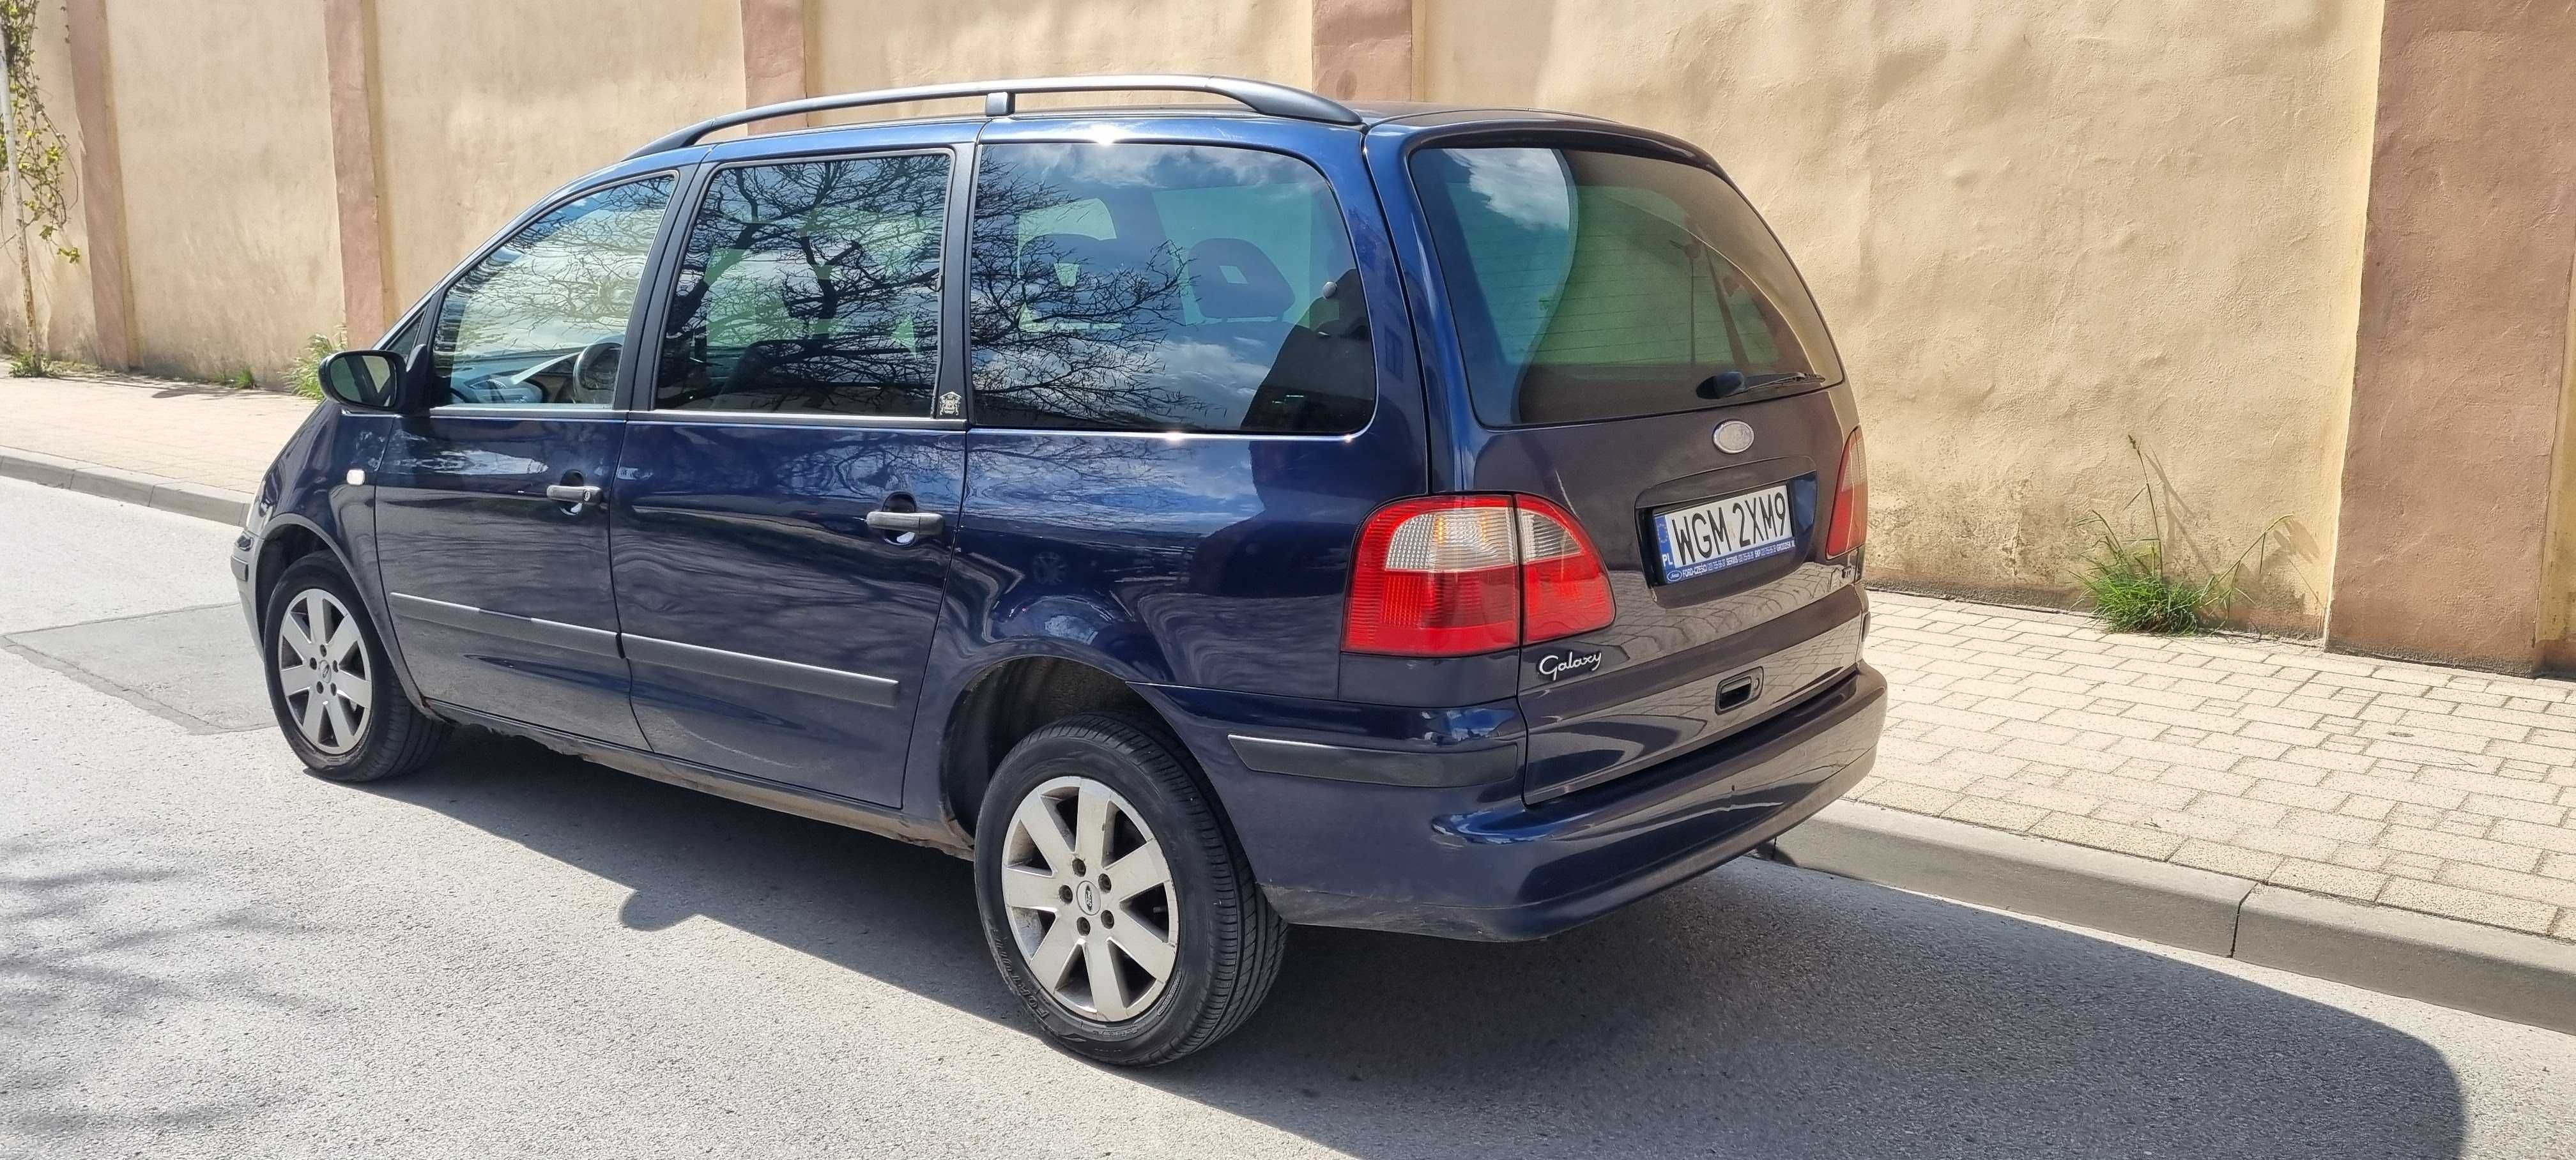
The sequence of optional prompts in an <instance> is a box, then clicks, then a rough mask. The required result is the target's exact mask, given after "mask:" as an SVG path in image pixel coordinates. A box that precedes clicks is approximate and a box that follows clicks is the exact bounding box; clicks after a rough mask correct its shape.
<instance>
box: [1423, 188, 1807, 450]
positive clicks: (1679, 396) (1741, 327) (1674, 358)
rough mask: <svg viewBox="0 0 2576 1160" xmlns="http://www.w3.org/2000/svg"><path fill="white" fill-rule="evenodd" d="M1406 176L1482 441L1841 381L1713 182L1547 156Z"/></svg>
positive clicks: (1786, 280) (1798, 287)
mask: <svg viewBox="0 0 2576 1160" xmlns="http://www.w3.org/2000/svg"><path fill="white" fill-rule="evenodd" d="M1411 166H1412V171H1413V180H1414V186H1415V188H1416V190H1417V191H1418V192H1419V193H1420V195H1421V198H1422V203H1423V209H1424V213H1425V216H1426V217H1427V218H1428V220H1429V223H1430V227H1431V235H1432V241H1433V245H1434V248H1436V249H1437V250H1438V252H1439V255H1440V266H1441V271H1442V280H1443V282H1444V283H1445V284H1446V285H1447V288H1448V291H1449V303H1450V309H1451V312H1452V313H1453V315H1454V316H1455V317H1456V319H1457V329H1458V341H1459V344H1460V347H1461V354H1462V355H1463V356H1464V358H1465V360H1466V366H1467V378H1468V385H1469V390H1470V392H1471V393H1472V394H1473V395H1474V397H1475V404H1476V414H1477V417H1478V418H1479V419H1481V420H1483V421H1484V422H1485V423H1486V424H1487V425H1489V426H1522V425H1529V424H1541V423H1571V422H1581V421H1586V420H1594V419H1616V418H1626V417H1630V416H1635V415H1656V414H1665V413H1669V412H1674V411H1688V410H1694V409H1697V408H1701V407H1711V406H1717V405H1719V404H1721V403H1723V402H1726V401H1730V400H1733V399H1738V398H1755V397H1761V396H1762V395H1764V394H1767V393H1773V392H1776V391H1777V390H1780V389H1783V388H1785V387H1791V386H1795V387H1805V386H1810V385H1814V384H1817V383H1824V382H1834V381H1839V380H1840V379H1841V378H1842V367H1841V364H1840V363H1839V362H1838V361H1837V360H1836V358H1835V356H1834V352H1833V346H1832V343H1831V341H1830V340H1829V339H1827V338H1826V336H1825V326H1824V321H1823V319H1822V318H1820V317H1818V316H1817V314H1816V308H1815V304H1814V303H1813V301H1812V300H1810V299H1809V298H1808V296H1807V291H1806V288H1805V286H1804V284H1803V283H1801V282H1800V281H1799V280H1798V274H1797V271H1796V269H1795V268H1794V267H1793V266H1791V265H1790V263H1789V257H1788V255H1787V254H1786V253H1783V252H1782V251H1781V249H1780V244H1779V242H1777V241H1776V240H1774V239H1773V238H1772V236H1771V231H1770V229H1769V228H1768V227H1766V226H1764V225H1763V224H1762V219H1761V218H1760V217H1759V216H1758V215H1756V214H1755V213H1754V212H1753V207H1752V206H1751V205H1750V204H1748V203H1746V202H1745V200H1744V198H1743V197H1742V195H1740V194H1738V193H1736V192H1735V190H1734V188H1733V187H1732V186H1729V185H1728V184H1727V183H1726V181H1725V180H1724V179H1723V178H1720V177H1719V176H1717V175H1716V174H1715V173H1712V172H1710V171H1708V170H1705V169H1700V168H1697V167H1694V166H1690V165H1684V164H1680V163H1678V162H1672V161H1662V160H1657V159H1654V158H1650V157H1639V156H1634V155H1630V154H1625V153H1607V152H1600V151H1595V150H1580V149H1548V148H1456V149H1424V150H1422V151H1420V152H1417V153H1415V154H1414V155H1413V158H1412V161H1411ZM1765 388H1770V390H1768V391H1766V390H1765Z"/></svg>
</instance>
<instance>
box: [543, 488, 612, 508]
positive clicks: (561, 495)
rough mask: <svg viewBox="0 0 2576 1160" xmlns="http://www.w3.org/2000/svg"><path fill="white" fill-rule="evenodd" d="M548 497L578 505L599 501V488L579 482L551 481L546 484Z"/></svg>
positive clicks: (559, 501)
mask: <svg viewBox="0 0 2576 1160" xmlns="http://www.w3.org/2000/svg"><path fill="white" fill-rule="evenodd" d="M546 498H547V499H550V500H554V501H556V502H558V503H568V504H572V505H574V506H575V507H578V506H580V505H582V504H586V503H598V502H599V489H598V488H596V487H588V486H583V485H579V484H568V483H549V484H547V485H546Z"/></svg>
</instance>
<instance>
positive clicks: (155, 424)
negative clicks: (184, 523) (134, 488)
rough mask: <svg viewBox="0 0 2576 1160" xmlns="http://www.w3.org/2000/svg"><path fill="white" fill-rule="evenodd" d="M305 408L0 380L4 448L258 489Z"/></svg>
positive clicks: (106, 379)
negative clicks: (269, 465) (263, 476)
mask: <svg viewBox="0 0 2576 1160" xmlns="http://www.w3.org/2000/svg"><path fill="white" fill-rule="evenodd" d="M312 411H313V403H312V401H311V400H309V399H300V398H297V397H295V396H293V395H286V394H279V393H277V392H274V391H258V390H249V391H243V390H233V389H230V388H227V387H217V386H209V385H206V384H203V383H190V382H183V381H179V380H176V379H146V378H136V377H127V376H99V377H81V378H59V379H22V378H16V377H0V447H6V448H15V449H18V450H21V451H34V452H39V453H41V454H45V455H51V456H56V457H58V458H63V459H77V460H81V461H83V462H87V463H95V464H98V465H100V466H102V467H114V468H120V469H122V470H126V471H141V472H148V473H150V474H153V475H159V476H166V477H168V478H171V479H176V480H181V481H184V482H187V483H195V484H202V485H204V486H207V487H220V488H225V489H228V490H231V491H239V492H255V491H257V490H259V476H260V473H261V472H263V471H266V470H268V463H269V460H271V459H275V458H276V457H277V449H278V447H279V446H281V445H283V444H284V443H285V442H286V437H287V436H288V435H290V434H293V433H294V431H295V428H296V425H297V424H300V423H302V422H303V421H304V417H305V416H306V415H308V414H311V413H312Z"/></svg>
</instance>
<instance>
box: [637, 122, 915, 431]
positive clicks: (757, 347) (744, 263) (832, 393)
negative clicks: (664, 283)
mask: <svg viewBox="0 0 2576 1160" xmlns="http://www.w3.org/2000/svg"><path fill="white" fill-rule="evenodd" d="M947 204H948V156H947V155H946V154H944V153H940V154H898V155H893V156H886V157H862V158H849V159H843V160H837V161H806V162H796V163H793V164H786V165H752V166H743V167H739V168H733V169H726V170H722V171H719V172H718V173H717V174H716V175H715V177H714V178H713V179H712V180H710V181H709V182H708V186H707V194H706V199H705V201H704V202H703V203H701V204H700V205H699V207H698V213H697V218H696V220H695V221H693V222H692V223H691V224H690V226H689V235H688V242H687V245H686V246H685V247H684V248H683V250H682V251H681V256H680V274H679V278H678V279H677V281H675V282H674V283H673V286H672V298H671V309H670V311H669V313H668V314H667V315H666V318H667V319H668V321H667V322H665V323H664V324H663V335H662V371H661V375H660V377H659V378H658V379H657V380H656V382H655V386H654V390H653V405H654V407H656V408H658V409H665V410H700V411H760V412H779V413H802V414H830V415H872V416H905V417H924V416H928V415H929V414H930V395H931V390H932V387H933V385H934V384H935V383H936V382H937V381H938V378H939V246H940V229H941V223H942V221H943V219H944V217H945V214H946V210H947Z"/></svg>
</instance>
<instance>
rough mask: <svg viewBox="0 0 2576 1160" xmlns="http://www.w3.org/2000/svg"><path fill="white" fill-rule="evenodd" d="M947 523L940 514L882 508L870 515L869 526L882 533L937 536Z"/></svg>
mask: <svg viewBox="0 0 2576 1160" xmlns="http://www.w3.org/2000/svg"><path fill="white" fill-rule="evenodd" d="M946 523H947V521H946V520H943V519H940V518H939V513H938V512H895V511H886V510H884V509H882V508H880V509H878V510H876V511H872V512H869V513H868V526H869V527H872V528H875V529H876V530H878V531H880V532H918V533H920V534H922V535H925V536H935V535H938V534H939V529H940V528H941V527H943V526H945V525H946Z"/></svg>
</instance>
